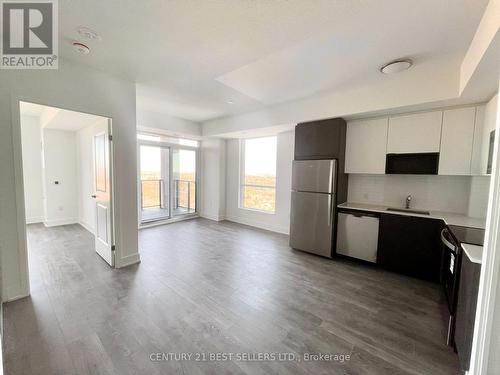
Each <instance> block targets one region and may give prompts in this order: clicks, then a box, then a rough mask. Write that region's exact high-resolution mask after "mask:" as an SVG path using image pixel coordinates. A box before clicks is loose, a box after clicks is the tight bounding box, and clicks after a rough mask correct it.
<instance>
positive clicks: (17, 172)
mask: <svg viewBox="0 0 500 375" xmlns="http://www.w3.org/2000/svg"><path fill="white" fill-rule="evenodd" d="M10 101H11V120H12V149H13V160H14V188H15V193H16V209H17V212H16V214H17V222H16V226H17V239H18V245H19V246H18V255H19V270H18V271H19V281H20V286H21V290H22V291H21V292H14V291H11V290H9V289H7V291H6V293H5V294H6V295H5V296H2V297H3V299H4V301H3V302H8V301H14V300H17V299H20V298H24V297H28V296H29V295H30V294H31V288H30V276H29V263H28V241H27V232H26V225H27V224H26V209H25V201H24V171H23V150H22V141H21V108H20V105H21V102H27V103H33V104H38V105H42V106H47V107H53V108H59V109H63V110H68V111H74V112H80V113H85V114H89V115H94V116H101V117H105V118H107V119H108V120H109V121H111V123H112V121H113V117H112V116H111V115H109V114H105V113H93V112H88V111H85V110H82V109H81V108H77V107H71V108H69V107H66V108H65V107H62V106H60V105H58V103H53V102H47V101H43V100H40V99H39V98H38V97H32V96H29V95H18V94H12V95H11V98H10ZM110 146H111V148H110V170H111V172H112V171H113V170H114V149H113V142H111V145H110ZM110 179H111V180H112V181H111V185H112V187H113V190H112V191H111V194H112V195H111V201H112V206H113V209H112V233H113V242H114V241H115V240H116V235H115V234H116V232H115V229H116V228H115V222H116V220H115V219H116V218H115V209H114V206H115V194H114V193H115V192H114V186H115V181H114V174H113V173H111V176H110Z"/></svg>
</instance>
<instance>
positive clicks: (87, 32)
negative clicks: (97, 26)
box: [76, 26, 102, 41]
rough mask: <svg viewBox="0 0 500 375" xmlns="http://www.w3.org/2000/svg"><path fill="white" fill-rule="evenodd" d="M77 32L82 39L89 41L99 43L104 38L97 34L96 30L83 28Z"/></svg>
mask: <svg viewBox="0 0 500 375" xmlns="http://www.w3.org/2000/svg"><path fill="white" fill-rule="evenodd" d="M76 31H77V32H78V34H80V36H81V37H82V38H85V39H88V40H97V41H101V40H102V38H101V36H100V35H99V34H97V33H96V32H95V31H94V30H92V29H90V28H88V27H85V26H81V27H79V28H78V29H77V30H76Z"/></svg>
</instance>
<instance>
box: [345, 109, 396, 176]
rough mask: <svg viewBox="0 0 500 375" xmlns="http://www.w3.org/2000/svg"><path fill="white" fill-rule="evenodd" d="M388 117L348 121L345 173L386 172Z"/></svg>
mask: <svg viewBox="0 0 500 375" xmlns="http://www.w3.org/2000/svg"><path fill="white" fill-rule="evenodd" d="M388 121H389V119H388V118H387V117H385V118H379V119H370V120H359V121H350V122H348V123H347V140H346V151H345V173H368V174H384V173H385V156H386V153H387V129H388Z"/></svg>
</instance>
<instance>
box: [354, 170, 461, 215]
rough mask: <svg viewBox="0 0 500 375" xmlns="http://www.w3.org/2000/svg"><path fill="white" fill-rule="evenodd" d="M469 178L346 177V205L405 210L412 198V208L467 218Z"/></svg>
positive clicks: (409, 176) (408, 176)
mask: <svg viewBox="0 0 500 375" xmlns="http://www.w3.org/2000/svg"><path fill="white" fill-rule="evenodd" d="M470 179H471V178H470V177H467V176H417V175H349V191H348V198H347V200H348V201H349V202H356V203H373V204H381V205H387V206H396V207H399V206H404V204H405V198H406V196H407V195H408V194H411V195H412V203H411V204H412V207H413V208H417V209H418V208H420V209H427V210H435V211H447V212H455V213H461V214H466V213H467V211H468V209H469V193H470Z"/></svg>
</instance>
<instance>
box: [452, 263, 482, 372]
mask: <svg viewBox="0 0 500 375" xmlns="http://www.w3.org/2000/svg"><path fill="white" fill-rule="evenodd" d="M461 264H462V266H461V270H460V283H459V289H458V302H457V312H456V321H455V337H454V340H455V346H456V348H457V353H458V359H459V361H460V367H461V368H462V370H464V371H467V370H468V369H469V364H470V356H471V350H472V337H473V336H474V323H475V320H476V305H477V295H478V290H479V277H480V274H481V265H480V264H477V263H472V262H471V261H470V259H469V258H468V257H467V255H466V254H465V253H462V263H461Z"/></svg>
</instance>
